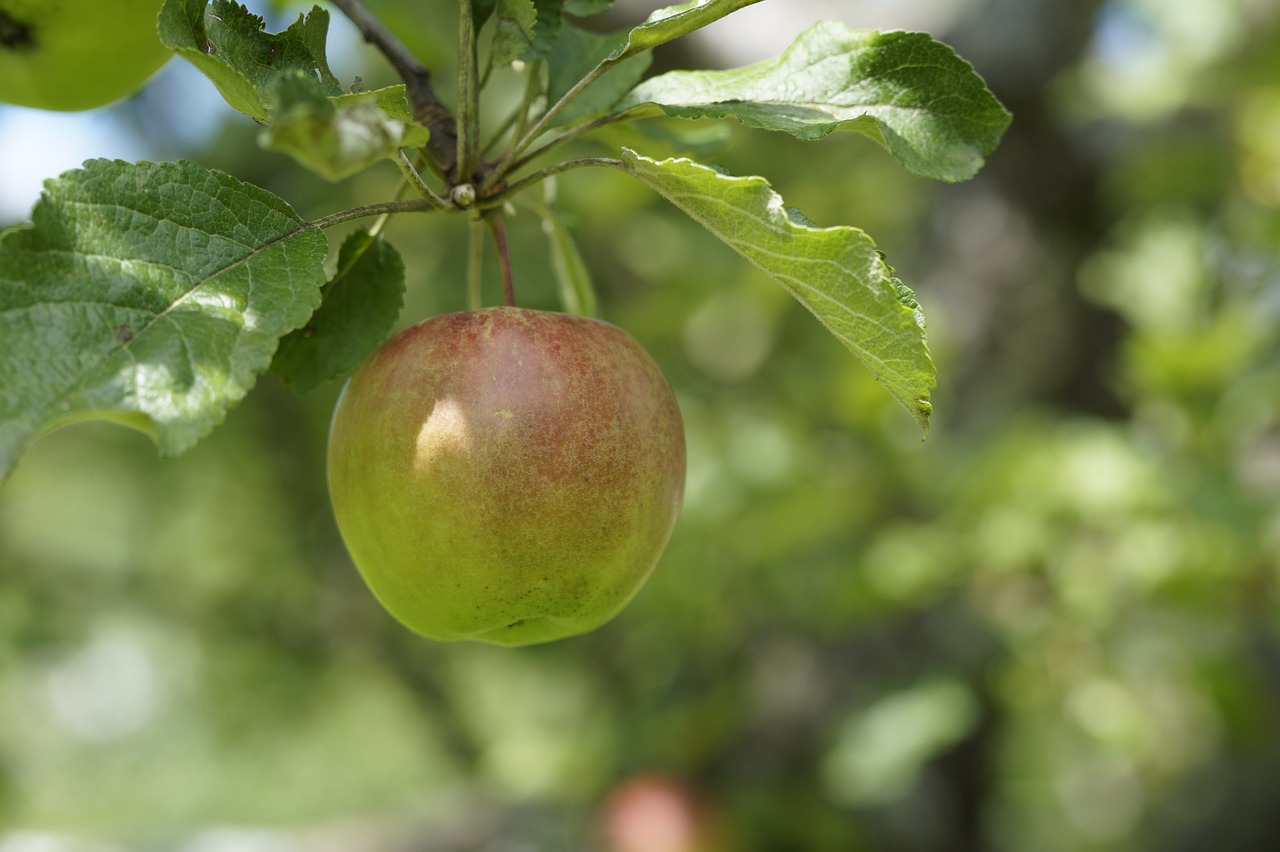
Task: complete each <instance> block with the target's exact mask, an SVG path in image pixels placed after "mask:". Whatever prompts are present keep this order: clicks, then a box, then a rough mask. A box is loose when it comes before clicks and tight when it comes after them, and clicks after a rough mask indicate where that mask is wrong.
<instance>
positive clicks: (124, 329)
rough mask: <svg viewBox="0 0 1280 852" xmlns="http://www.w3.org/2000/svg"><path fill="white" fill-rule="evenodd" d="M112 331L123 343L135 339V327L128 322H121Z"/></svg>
mask: <svg viewBox="0 0 1280 852" xmlns="http://www.w3.org/2000/svg"><path fill="white" fill-rule="evenodd" d="M111 331H112V332H113V333H114V334H115V336H116V340H118V341H120V342H121V343H128V342H129V341H130V340H133V329H132V328H130V327H129V323H127V322H122V323H120V324H119V325H118V326H116V327H115V328H113V329H111Z"/></svg>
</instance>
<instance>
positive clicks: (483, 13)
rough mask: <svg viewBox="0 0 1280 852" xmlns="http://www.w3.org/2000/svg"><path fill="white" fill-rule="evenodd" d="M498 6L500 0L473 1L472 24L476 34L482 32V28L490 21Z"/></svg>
mask: <svg viewBox="0 0 1280 852" xmlns="http://www.w3.org/2000/svg"><path fill="white" fill-rule="evenodd" d="M497 6H498V0H471V23H472V25H473V26H474V27H475V31H476V32H480V28H481V27H483V26H484V24H485V21H487V20H489V16H490V15H492V14H493V10H494V9H496V8H497Z"/></svg>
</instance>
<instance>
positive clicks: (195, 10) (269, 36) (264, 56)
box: [158, 0, 342, 122]
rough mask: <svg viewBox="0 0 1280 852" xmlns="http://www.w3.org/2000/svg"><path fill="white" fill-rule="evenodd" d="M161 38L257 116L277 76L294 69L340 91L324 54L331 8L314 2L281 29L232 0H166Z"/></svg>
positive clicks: (330, 91) (327, 90)
mask: <svg viewBox="0 0 1280 852" xmlns="http://www.w3.org/2000/svg"><path fill="white" fill-rule="evenodd" d="M158 24H159V31H160V40H161V41H163V42H164V44H165V46H166V47H168V48H170V49H171V50H173V51H175V52H176V53H177V54H178V55H179V56H181V57H183V58H184V59H186V60H187V61H189V62H190V63H191V64H192V65H194V66H196V67H197V68H199V69H200V70H201V72H203V73H204V75H205V76H206V77H208V78H209V79H210V80H212V81H213V84H214V85H215V86H216V87H217V88H218V91H219V92H221V93H222V97H223V98H225V99H226V101H227V103H229V104H231V106H233V107H235V108H236V109H237V110H239V111H240V112H242V113H244V114H245V115H248V116H250V117H252V118H254V119H256V120H257V121H259V122H265V121H266V120H267V117H268V115H267V113H268V110H267V105H268V104H269V103H270V101H271V87H272V84H273V83H274V82H275V81H276V79H277V78H278V77H279V76H280V75H282V74H286V73H290V72H294V73H301V74H303V75H306V76H309V77H312V78H314V79H315V81H316V82H317V84H318V85H319V86H320V87H321V88H322V90H323V92H324V94H326V95H338V94H341V93H342V87H341V85H339V83H338V80H337V78H336V77H334V76H333V72H332V71H330V70H329V63H328V60H327V59H326V58H325V39H326V37H327V35H328V31H329V13H328V12H326V11H325V10H324V9H321V8H320V7H319V6H315V7H313V8H312V9H311V11H310V12H308V13H307V14H306V15H305V16H301V15H300V16H299V17H298V20H297V21H295V22H294V23H293V24H292V25H290V26H289V28H288V29H286V30H284V31H283V32H281V33H268V32H265V31H264V27H265V26H266V23H265V22H264V21H263V19H262V18H261V17H259V16H257V15H254V14H251V13H250V12H249V11H248V10H247V9H245V8H244V7H243V6H240V5H238V4H236V3H233V2H230V0H212V2H210V3H209V4H208V5H207V6H206V4H205V3H204V2H203V0H165V4H164V7H163V8H162V9H161V10H160V17H159V21H158Z"/></svg>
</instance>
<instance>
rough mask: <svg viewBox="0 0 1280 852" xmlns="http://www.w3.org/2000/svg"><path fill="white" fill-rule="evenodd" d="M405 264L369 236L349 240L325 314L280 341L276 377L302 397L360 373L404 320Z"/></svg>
mask: <svg viewBox="0 0 1280 852" xmlns="http://www.w3.org/2000/svg"><path fill="white" fill-rule="evenodd" d="M403 303H404V261H403V260H401V259H400V254H399V252H397V251H396V250H395V249H394V248H393V247H392V246H391V244H390V243H388V242H387V241H386V240H383V239H381V238H380V237H375V236H372V235H370V233H369V232H368V231H366V230H359V231H355V232H353V233H352V234H351V236H349V237H347V239H346V241H345V242H344V243H343V244H342V248H341V249H340V250H339V251H338V269H337V272H336V273H335V274H334V276H333V279H332V280H330V281H329V283H328V284H326V285H325V288H324V302H323V303H322V304H321V305H320V310H318V311H316V312H315V314H314V315H312V317H311V320H310V321H309V322H308V323H307V324H306V325H305V326H303V327H302V328H300V329H297V330H296V331H293V332H290V333H289V334H288V335H287V336H285V338H284V339H283V340H281V341H280V349H279V350H278V351H277V352H276V357H275V361H273V362H272V364H271V371H272V372H273V373H275V374H276V375H277V376H279V377H280V379H281V381H283V382H284V383H285V384H287V385H289V386H290V387H292V388H293V389H294V390H295V391H297V392H298V393H305V392H306V391H309V390H311V389H312V388H314V387H316V386H317V385H319V384H321V383H323V382H327V381H329V380H330V379H334V378H337V377H338V376H341V375H342V374H344V373H347V372H350V371H351V370H354V369H355V368H356V367H357V366H358V365H359V364H360V362H361V361H363V360H364V359H365V357H366V356H367V355H368V354H369V353H370V352H372V351H373V350H374V349H376V348H377V347H378V346H379V345H380V344H381V343H382V342H383V341H384V340H386V339H387V333H388V332H390V331H391V327H392V326H393V325H394V324H395V321H396V317H398V316H400V308H401V306H402V305H403Z"/></svg>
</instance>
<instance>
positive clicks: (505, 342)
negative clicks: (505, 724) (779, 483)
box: [328, 307, 685, 645]
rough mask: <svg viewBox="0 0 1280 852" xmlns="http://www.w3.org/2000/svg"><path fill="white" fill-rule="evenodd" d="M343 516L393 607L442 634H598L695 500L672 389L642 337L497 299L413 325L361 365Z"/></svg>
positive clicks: (348, 425) (346, 419) (334, 479)
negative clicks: (493, 304)
mask: <svg viewBox="0 0 1280 852" xmlns="http://www.w3.org/2000/svg"><path fill="white" fill-rule="evenodd" d="M328 469H329V490H330V495H331V499H332V502H333V509H334V514H335V516H336V518H337V522H338V528H339V530H340V532H341V534H342V538H343V541H344V542H345V544H346V546H347V549H348V551H349V552H350V554H351V557H352V560H353V561H354V562H355V565H356V567H357V568H358V569H359V571H360V573H361V575H362V576H363V577H364V580H365V582H366V583H367V584H368V586H369V588H370V589H371V590H372V591H373V593H374V595H375V596H376V597H377V598H378V600H379V601H380V602H381V603H382V605H383V606H384V607H385V608H386V609H387V610H388V611H389V612H390V613H391V614H392V615H393V616H395V617H396V618H397V619H398V620H399V621H401V622H402V623H403V624H405V625H406V626H407V627H409V628H410V629H412V630H414V631H416V632H418V633H420V634H422V635H424V636H427V637H430V638H432V639H438V640H444V641H454V640H462V639H471V640H477V641H482V642H489V643H495V644H502V645H524V644H531V643H535V642H546V641H550V640H553V639H559V638H563V637H566V636H572V635H576V634H580V633H585V632H588V631H590V630H593V629H595V628H597V627H599V626H600V625H602V624H604V623H605V622H607V621H608V620H609V619H611V618H612V617H613V616H614V615H616V614H617V613H618V612H619V611H620V610H621V609H622V608H623V607H624V606H625V605H626V603H627V602H628V601H629V600H630V599H631V598H632V597H633V596H634V595H635V593H636V592H637V591H638V590H639V589H640V587H641V586H642V585H643V584H644V582H645V580H646V579H647V578H648V576H649V574H650V572H651V571H652V570H653V567H654V565H655V564H656V563H657V561H658V558H659V557H660V556H661V554H662V551H663V550H664V549H665V547H666V544H667V540H668V538H669V537H670V535H671V530H672V527H673V526H674V524H675V520H676V516H677V515H678V514H679V511H680V504H681V501H682V499H683V495H684V479H685V441H684V429H683V425H682V422H681V419H680V411H679V408H678V407H677V405H676V400H675V395H674V394H673V393H672V392H671V388H670V386H669V385H668V384H667V381H666V379H665V378H664V377H663V375H662V372H661V370H660V369H659V368H658V365H657V364H656V363H655V362H654V360H653V359H652V357H650V355H649V354H648V353H647V352H646V351H645V350H644V348H643V347H642V346H640V344H639V343H637V342H636V341H635V339H634V338H632V337H631V336H630V335H628V334H627V333H626V332H624V331H622V330H621V329H619V328H617V327H616V326H613V325H610V324H608V323H605V322H602V321H599V320H594V319H586V318H583V317H578V316H572V315H568V314H560V313H550V312H544V311H533V310H525V309H521V308H512V307H501V308H487V309H484V310H479V311H472V312H466V313H455V314H446V315H443V316H437V317H433V318H431V319H428V320H426V321H424V322H422V323H419V324H418V325H415V326H413V327H411V328H409V329H406V330H405V331H403V332H401V333H400V334H399V335H397V336H396V337H394V338H392V339H391V340H390V341H388V342H387V343H386V344H384V345H383V346H382V347H381V348H380V349H379V350H378V351H376V352H375V353H374V354H373V355H371V356H370V357H369V358H368V359H367V360H366V361H365V362H364V363H363V364H361V366H360V367H359V368H358V369H357V370H356V371H355V373H353V374H352V376H351V379H350V380H349V381H348V383H347V386H346V388H345V389H344V390H343V393H342V396H341V398H340V399H339V401H338V405H337V408H336V409H335V411H334V417H333V424H332V427H331V430H330V436H329V451H328Z"/></svg>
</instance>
